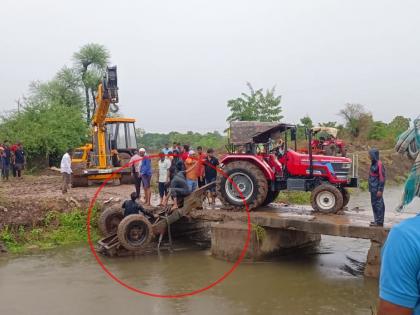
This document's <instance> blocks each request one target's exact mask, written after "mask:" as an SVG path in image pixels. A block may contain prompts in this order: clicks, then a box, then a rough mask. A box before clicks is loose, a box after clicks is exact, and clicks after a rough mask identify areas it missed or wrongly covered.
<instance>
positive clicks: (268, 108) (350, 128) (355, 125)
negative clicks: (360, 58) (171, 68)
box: [226, 83, 410, 148]
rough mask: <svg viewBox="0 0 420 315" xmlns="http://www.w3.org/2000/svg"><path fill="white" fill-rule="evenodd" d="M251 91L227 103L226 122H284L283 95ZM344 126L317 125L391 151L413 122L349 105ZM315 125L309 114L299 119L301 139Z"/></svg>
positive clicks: (347, 105) (258, 90)
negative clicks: (376, 115) (385, 118)
mask: <svg viewBox="0 0 420 315" xmlns="http://www.w3.org/2000/svg"><path fill="white" fill-rule="evenodd" d="M247 87H248V90H249V92H248V93H242V94H241V96H239V97H237V98H234V99H231V100H229V101H228V103H227V107H228V109H229V110H230V115H229V116H228V117H227V119H226V121H227V122H228V123H230V122H232V121H268V122H281V121H282V119H283V116H282V115H281V113H282V108H281V106H280V102H281V96H280V95H276V91H275V88H274V87H273V88H271V89H269V90H266V91H265V92H264V90H263V89H257V90H255V89H254V88H253V87H252V85H251V84H250V83H247ZM337 114H338V116H340V117H341V118H342V119H343V121H344V123H342V124H339V123H337V122H336V121H328V122H319V123H318V124H316V125H317V126H324V127H334V128H337V129H338V130H339V133H338V136H339V137H340V138H343V139H345V140H347V141H349V142H352V143H355V144H369V143H372V144H375V145H378V146H379V147H380V148H390V147H392V146H394V145H395V142H396V138H397V136H398V135H399V134H401V133H402V132H403V131H405V130H407V129H408V127H409V125H410V119H409V118H406V117H403V116H396V117H394V119H393V120H392V121H391V122H389V123H386V122H382V121H377V120H375V119H374V117H373V115H372V113H370V112H369V111H367V110H366V108H365V106H363V105H361V104H355V103H347V104H345V105H344V108H343V109H342V110H340V111H339V113H337ZM314 126H315V123H314V122H313V120H312V118H311V117H310V116H309V115H306V116H304V117H302V118H301V119H300V122H299V124H298V125H297V128H298V133H297V134H298V138H299V139H301V140H302V139H304V138H305V130H306V129H308V128H309V129H310V128H312V127H314Z"/></svg>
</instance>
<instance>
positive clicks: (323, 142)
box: [299, 126, 347, 157]
mask: <svg viewBox="0 0 420 315" xmlns="http://www.w3.org/2000/svg"><path fill="white" fill-rule="evenodd" d="M310 132H311V135H312V140H311V145H312V153H313V154H322V155H330V156H344V157H345V156H346V154H347V150H346V144H345V143H344V140H342V139H338V138H337V134H338V130H337V128H332V127H321V126H320V127H313V128H312V129H311V130H310ZM299 152H302V153H309V152H308V149H306V148H303V149H300V150H299Z"/></svg>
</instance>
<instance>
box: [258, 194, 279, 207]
mask: <svg viewBox="0 0 420 315" xmlns="http://www.w3.org/2000/svg"><path fill="white" fill-rule="evenodd" d="M279 193H280V192H279V191H272V190H269V191H268V193H267V197H266V198H265V200H264V202H263V203H262V206H268V205H269V204H270V203H272V202H273V201H274V200H276V199H277V197H278V196H279Z"/></svg>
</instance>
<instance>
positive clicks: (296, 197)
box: [276, 191, 311, 205]
mask: <svg viewBox="0 0 420 315" xmlns="http://www.w3.org/2000/svg"><path fill="white" fill-rule="evenodd" d="M276 201H277V202H281V203H287V204H294V205H308V204H310V203H311V192H309V191H307V192H305V191H282V192H280V194H279V196H278V197H277V200H276Z"/></svg>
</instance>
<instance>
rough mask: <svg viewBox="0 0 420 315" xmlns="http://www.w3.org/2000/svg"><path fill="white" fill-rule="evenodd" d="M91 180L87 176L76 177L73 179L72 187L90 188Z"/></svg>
mask: <svg viewBox="0 0 420 315" xmlns="http://www.w3.org/2000/svg"><path fill="white" fill-rule="evenodd" d="M88 186H89V180H88V178H87V176H75V175H73V176H72V177H71V187H73V188H74V187H88Z"/></svg>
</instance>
